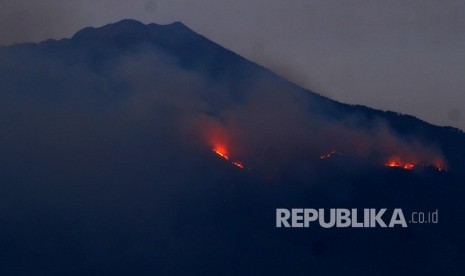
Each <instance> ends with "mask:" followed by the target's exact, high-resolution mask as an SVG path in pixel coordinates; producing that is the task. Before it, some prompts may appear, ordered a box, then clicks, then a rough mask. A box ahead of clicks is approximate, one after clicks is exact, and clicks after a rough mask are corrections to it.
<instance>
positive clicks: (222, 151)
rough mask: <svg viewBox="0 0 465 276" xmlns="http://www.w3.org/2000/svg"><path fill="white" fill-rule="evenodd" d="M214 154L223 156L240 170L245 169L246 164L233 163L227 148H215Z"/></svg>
mask: <svg viewBox="0 0 465 276" xmlns="http://www.w3.org/2000/svg"><path fill="white" fill-rule="evenodd" d="M213 152H214V153H216V154H217V155H219V156H221V157H222V158H223V159H225V160H227V161H230V162H231V164H233V165H234V166H236V167H238V168H240V169H244V164H243V163H242V162H239V161H232V160H231V159H230V158H229V154H228V150H227V149H226V147H225V146H223V145H216V146H215V147H213Z"/></svg>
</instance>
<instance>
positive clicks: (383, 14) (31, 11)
mask: <svg viewBox="0 0 465 276" xmlns="http://www.w3.org/2000/svg"><path fill="white" fill-rule="evenodd" d="M124 18H133V19H138V20H140V21H143V22H145V23H150V22H156V23H161V24H163V23H170V22H172V21H182V22H184V23H185V24H186V25H188V26H189V27H191V28H192V29H193V30H195V31H197V32H199V33H201V34H204V35H205V36H207V37H209V38H210V39H212V40H214V41H216V42H218V43H220V44H222V45H223V46H225V47H227V48H229V49H231V50H234V51H236V52H238V53H239V54H241V55H243V56H245V57H247V58H249V59H252V60H254V61H256V62H258V63H260V64H262V65H264V66H266V67H268V68H270V69H272V70H274V71H275V72H277V73H279V74H281V75H283V76H285V77H287V78H289V79H290V80H292V81H294V82H297V83H298V84H300V85H302V86H304V87H306V88H310V89H312V90H314V91H317V92H319V93H321V94H323V95H326V96H329V97H331V98H333V99H336V100H339V101H342V102H347V103H354V104H363V105H368V106H371V107H375V108H381V109H389V110H394V111H399V112H403V113H409V114H412V115H415V116H418V117H420V118H422V119H425V120H427V121H429V122H432V123H435V124H439V125H452V126H456V127H459V128H461V129H465V117H464V116H465V77H464V72H465V52H464V49H463V45H465V2H464V1H454V0H448V1H439V0H423V1H413V0H412V1H406V0H391V1H363V0H346V1H342V0H341V1H335V0H325V1H310V0H294V1H281V0H279V1H277V0H235V1H226V0H201V1H187V0H184V1H181V0H133V1H122V0H113V1H109V0H81V1H71V0H42V1H30V0H28V1H26V0H0V44H12V43H15V42H25V41H40V40H43V39H46V38H61V37H69V36H71V35H72V34H73V33H74V32H75V31H77V30H79V29H81V28H83V27H85V26H89V25H92V26H101V25H104V24H107V23H111V22H115V21H118V20H120V19H124Z"/></svg>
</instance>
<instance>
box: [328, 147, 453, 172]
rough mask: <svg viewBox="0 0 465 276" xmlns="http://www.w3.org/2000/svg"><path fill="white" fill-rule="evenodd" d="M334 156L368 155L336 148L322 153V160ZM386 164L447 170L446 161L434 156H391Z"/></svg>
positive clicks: (404, 168)
mask: <svg viewBox="0 0 465 276" xmlns="http://www.w3.org/2000/svg"><path fill="white" fill-rule="evenodd" d="M334 157H352V158H354V157H355V158H359V160H364V159H365V160H366V157H365V158H364V157H361V156H360V155H353V154H344V153H341V152H339V151H336V150H332V151H330V152H328V153H325V154H323V155H321V156H320V160H325V159H333V158H334ZM406 159H407V158H406ZM380 165H381V164H380ZM384 166H385V167H388V168H399V169H403V170H408V171H410V170H415V169H431V170H435V171H437V172H443V171H445V166H444V161H443V160H442V158H434V160H428V159H424V160H423V161H421V162H417V161H412V158H410V160H408V161H407V160H404V159H402V158H400V157H390V158H389V159H387V161H386V162H385V163H384Z"/></svg>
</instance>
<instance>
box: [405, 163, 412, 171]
mask: <svg viewBox="0 0 465 276" xmlns="http://www.w3.org/2000/svg"><path fill="white" fill-rule="evenodd" d="M414 167H415V165H413V164H411V163H405V164H404V166H403V168H404V169H406V170H411V169H413V168H414Z"/></svg>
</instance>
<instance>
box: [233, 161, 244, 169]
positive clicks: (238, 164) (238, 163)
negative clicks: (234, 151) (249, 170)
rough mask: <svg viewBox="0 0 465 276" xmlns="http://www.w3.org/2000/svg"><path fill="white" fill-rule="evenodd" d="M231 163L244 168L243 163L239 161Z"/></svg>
mask: <svg viewBox="0 0 465 276" xmlns="http://www.w3.org/2000/svg"><path fill="white" fill-rule="evenodd" d="M232 163H233V165H235V166H236V167H239V168H241V169H243V168H244V165H242V163H240V162H232Z"/></svg>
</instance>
